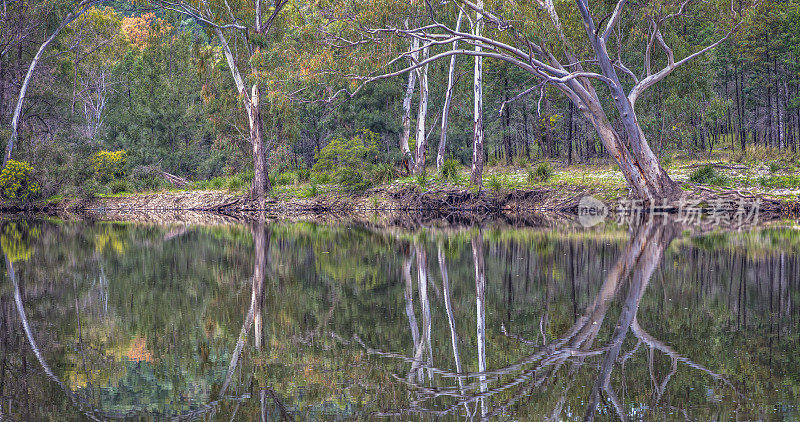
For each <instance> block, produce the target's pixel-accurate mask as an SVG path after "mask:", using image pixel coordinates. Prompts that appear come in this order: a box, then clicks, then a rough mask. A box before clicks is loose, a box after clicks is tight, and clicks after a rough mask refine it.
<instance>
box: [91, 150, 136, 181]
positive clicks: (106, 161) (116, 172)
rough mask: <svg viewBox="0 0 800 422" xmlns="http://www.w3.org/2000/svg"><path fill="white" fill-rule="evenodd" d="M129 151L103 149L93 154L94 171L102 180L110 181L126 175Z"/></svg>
mask: <svg viewBox="0 0 800 422" xmlns="http://www.w3.org/2000/svg"><path fill="white" fill-rule="evenodd" d="M127 155H128V152H127V151H125V150H124V149H120V150H117V151H106V150H102V151H99V152H96V153H95V154H94V155H92V171H94V173H95V174H96V175H97V177H98V178H100V180H103V181H109V180H113V179H116V178H119V177H122V176H124V175H125V163H126V162H127V158H128V157H127Z"/></svg>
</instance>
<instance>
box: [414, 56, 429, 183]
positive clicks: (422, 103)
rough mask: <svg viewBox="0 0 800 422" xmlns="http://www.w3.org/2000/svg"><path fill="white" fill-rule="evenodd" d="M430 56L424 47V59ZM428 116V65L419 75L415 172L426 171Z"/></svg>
mask: <svg viewBox="0 0 800 422" xmlns="http://www.w3.org/2000/svg"><path fill="white" fill-rule="evenodd" d="M427 58H428V47H427V46H425V47H423V48H422V60H425V59H427ZM427 117H428V65H425V66H423V67H422V71H421V72H420V77H419V110H418V112H417V151H416V157H415V158H414V174H420V173H423V172H425V154H426V153H427V151H428V139H427V136H425V120H426V119H427Z"/></svg>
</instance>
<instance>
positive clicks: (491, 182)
mask: <svg viewBox="0 0 800 422" xmlns="http://www.w3.org/2000/svg"><path fill="white" fill-rule="evenodd" d="M503 182H504V180H503V177H502V176H500V175H497V174H491V175H489V177H488V178H487V180H486V187H487V188H489V190H491V191H492V192H494V194H495V195H496V194H499V193H500V191H502V190H503Z"/></svg>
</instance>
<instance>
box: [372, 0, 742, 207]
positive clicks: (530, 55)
mask: <svg viewBox="0 0 800 422" xmlns="http://www.w3.org/2000/svg"><path fill="white" fill-rule="evenodd" d="M447 5H452V6H453V7H456V8H459V9H464V10H465V11H468V12H470V13H472V14H474V15H475V16H476V19H475V20H474V21H473V22H472V29H471V30H470V31H467V30H457V29H454V28H452V27H450V26H449V25H448V24H447V23H444V22H443V21H442V20H440V19H439V14H440V12H441V10H440V8H443V7H447ZM499 6H500V5H499V4H492V3H488V4H487V5H486V6H485V7H484V6H483V4H482V2H478V3H473V2H471V1H470V0H453V1H451V2H447V3H445V4H444V5H439V6H437V7H433V6H432V5H431V6H430V7H429V8H428V20H427V23H426V24H423V25H419V26H418V27H416V28H410V29H405V28H390V27H380V28H374V29H372V30H371V33H372V34H375V33H382V34H387V35H390V36H396V35H398V34H399V35H400V36H407V37H414V38H419V39H420V41H421V42H422V43H426V42H428V43H435V44H437V45H446V44H455V42H457V41H460V42H462V43H465V44H467V45H468V46H472V48H466V47H465V48H461V49H452V50H449V51H444V52H441V53H438V54H434V55H431V56H430V57H429V58H427V59H423V60H419V61H417V62H416V63H415V64H413V65H412V66H409V67H407V68H405V69H402V70H399V71H395V72H390V73H386V74H383V75H379V76H376V77H375V79H377V78H384V77H391V76H395V75H399V74H402V73H404V72H409V71H413V70H416V69H417V68H421V67H423V66H427V65H428V64H429V63H431V62H433V61H436V60H440V59H443V58H449V57H451V56H453V55H467V56H474V57H475V58H476V66H475V83H474V89H475V93H474V94H475V116H476V118H475V121H474V126H475V131H474V133H475V135H474V143H473V169H472V176H471V180H472V182H473V183H479V181H480V174H481V173H482V168H481V167H482V166H481V164H482V161H483V155H482V144H483V139H482V117H481V115H480V113H479V112H480V111H481V110H480V109H481V107H482V104H481V103H482V95H481V94H482V92H481V89H480V88H481V82H482V81H481V72H480V66H481V59H483V58H488V59H493V60H502V61H505V62H507V63H510V64H512V65H514V66H517V67H519V68H520V69H522V70H524V71H526V72H527V73H528V74H529V75H530V76H531V77H532V79H534V80H535V82H534V83H532V86H530V87H529V88H527V89H525V90H524V91H523V92H522V93H521V94H520V95H518V96H517V97H516V98H519V97H522V96H523V95H526V94H530V93H532V92H538V93H539V94H540V95H541V96H544V93H545V90H546V88H547V87H548V86H552V87H554V88H555V89H557V90H558V91H560V92H561V94H563V95H565V96H566V97H567V98H568V99H569V100H570V101H571V102H572V103H573V104H574V106H575V108H576V109H577V110H578V112H579V113H580V114H581V115H583V116H584V117H585V118H586V120H587V121H588V122H589V123H590V124H591V125H592V126H593V127H594V129H595V131H596V132H597V135H598V136H599V138H600V140H601V141H602V143H603V146H604V147H605V149H606V151H607V152H608V153H609V154H610V155H611V157H612V158H613V159H614V161H615V162H616V163H617V164H618V165H619V167H620V170H621V171H622V173H623V175H624V177H625V179H626V181H627V183H628V186H629V187H630V189H631V191H632V193H633V194H634V195H635V196H637V197H640V198H644V199H651V200H652V199H658V198H675V197H677V196H679V195H680V193H681V191H680V189H679V188H678V185H677V184H676V183H675V182H674V181H673V180H672V179H671V178H670V177H669V176H668V175H667V173H666V172H665V171H664V169H663V168H662V167H661V165H660V163H659V161H658V159H657V157H656V155H655V154H654V153H653V151H652V149H651V148H650V145H649V144H648V142H647V138H646V136H645V133H644V131H643V130H642V128H641V126H640V122H639V118H638V116H637V112H636V109H635V105H636V101H637V100H638V99H639V98H640V97H642V95H643V94H644V93H645V92H646V91H647V90H648V89H649V88H650V87H652V86H653V85H655V84H657V83H658V82H660V81H663V80H664V79H665V78H666V77H667V76H669V75H670V74H671V73H673V72H674V71H675V70H676V69H678V68H680V67H682V66H684V65H686V64H687V63H689V62H691V61H692V60H695V59H697V58H698V57H701V56H702V55H703V54H705V53H707V52H709V51H711V50H712V49H714V48H715V47H716V46H718V45H720V44H721V43H723V42H724V41H725V40H726V39H728V38H729V37H730V36H731V34H733V33H734V32H735V31H736V29H737V28H738V27H739V25H740V24H741V22H742V21H743V19H744V17H745V15H746V14H748V13H750V11H751V10H752V9H753V5H750V4H748V5H744V4H733V3H729V2H725V1H722V0H715V1H711V2H699V1H694V0H684V1H682V2H680V3H675V4H674V3H671V2H666V1H655V2H646V3H634V2H628V1H627V0H618V1H616V2H595V3H593V4H592V5H591V6H590V5H589V2H588V1H587V0H576V1H575V2H574V3H571V4H570V3H566V2H563V3H562V2H559V4H558V7H556V6H555V4H554V3H553V2H552V1H551V0H538V1H537V3H536V4H535V5H533V6H532V7H530V6H527V5H521V4H515V5H513V6H510V7H502V8H500V7H499ZM493 10H496V11H493ZM709 20H710V21H712V22H713V23H714V25H713V26H712V27H709V25H708V21H709ZM484 22H485V24H486V31H485V33H484V31H483V28H482V25H483V24H484ZM700 25H704V26H703V27H702V29H703V31H702V35H700V34H698V35H695V36H694V37H693V42H691V43H689V44H690V45H691V47H689V48H690V49H691V52H689V53H687V54H685V55H683V57H677V56H678V54H676V52H675V49H674V48H673V46H672V45H675V43H674V42H675V39H676V38H681V37H684V38H685V35H684V34H685V29H686V28H690V27H691V28H699V27H700ZM501 34H503V35H502V37H503V38H501ZM506 34H508V35H506ZM505 39H510V41H504V40H505ZM681 47H682V48H681V50H684V49H686V48H685V46H683V45H682V46H681ZM408 54H411V52H406V53H404V55H408ZM631 59H634V60H636V61H637V62H638V65H636V66H634V65H631V64H630V63H626V61H629V60H631Z"/></svg>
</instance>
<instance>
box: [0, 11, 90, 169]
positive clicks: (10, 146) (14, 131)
mask: <svg viewBox="0 0 800 422" xmlns="http://www.w3.org/2000/svg"><path fill="white" fill-rule="evenodd" d="M81 13H82V12H81ZM76 17H77V16H75V17H70V18H67V19H66V20H64V22H62V23H61V25H59V26H58V28H56V30H55V31H53V33H52V34H51V35H50V37H49V38H47V39H46V40H45V41H44V42H43V43H42V45H40V46H39V50H37V51H36V55H34V56H33V60H31V63H30V65H28V73H26V74H25V79H23V81H22V87H20V89H19V96H18V97H17V105H16V107H14V116H13V117H12V118H11V136H10V137H9V138H8V143H7V144H6V152H5V154H4V155H3V168H5V167H6V163H8V160H10V159H11V153H12V152H13V151H14V144H15V143H16V141H17V138H18V136H19V135H18V130H19V119H20V117H21V114H22V103H23V102H25V95H26V94H27V92H28V87H29V86H30V82H31V78H32V77H33V73H34V71H35V70H36V65H38V64H39V60H41V59H42V54H44V51H45V50H46V49H47V47H48V46H49V45H50V43H52V42H53V40H55V39H56V37H57V36H58V34H59V33H60V32H61V30H62V29H64V27H65V26H67V25H68V24H69V22H71V21H72V20H74V19H75V18H76ZM3 83H5V82H3Z"/></svg>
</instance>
